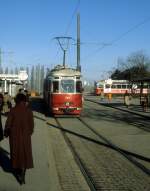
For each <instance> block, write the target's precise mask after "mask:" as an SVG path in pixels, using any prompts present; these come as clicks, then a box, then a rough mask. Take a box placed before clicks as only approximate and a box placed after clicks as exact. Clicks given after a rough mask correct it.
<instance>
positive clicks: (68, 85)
mask: <svg viewBox="0 0 150 191" xmlns="http://www.w3.org/2000/svg"><path fill="white" fill-rule="evenodd" d="M61 92H62V93H74V80H61Z"/></svg>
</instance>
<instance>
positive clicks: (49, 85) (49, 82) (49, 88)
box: [48, 81, 52, 92]
mask: <svg viewBox="0 0 150 191" xmlns="http://www.w3.org/2000/svg"><path fill="white" fill-rule="evenodd" d="M51 84H52V82H51V81H48V91H50V92H51Z"/></svg>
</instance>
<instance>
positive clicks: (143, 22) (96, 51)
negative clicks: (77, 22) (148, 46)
mask: <svg viewBox="0 0 150 191" xmlns="http://www.w3.org/2000/svg"><path fill="white" fill-rule="evenodd" d="M149 21H150V17H147V18H146V19H144V20H143V21H141V22H139V23H137V24H136V25H134V26H132V27H131V28H130V29H129V30H127V31H126V32H124V33H122V34H121V35H120V36H118V37H117V38H116V39H114V40H112V41H111V42H110V43H104V44H102V43H97V45H100V44H102V47H100V48H98V49H97V50H95V51H94V52H93V53H92V54H91V55H92V56H94V55H95V54H96V53H98V52H100V51H101V50H103V49H104V48H105V47H107V46H112V45H113V44H114V43H116V42H118V41H119V40H121V39H122V38H124V37H125V36H126V35H128V34H129V33H130V32H132V31H133V30H135V29H137V28H138V27H140V26H141V25H144V24H145V23H147V22H149ZM91 55H90V56H87V57H86V58H89V57H91ZM86 58H84V59H86Z"/></svg>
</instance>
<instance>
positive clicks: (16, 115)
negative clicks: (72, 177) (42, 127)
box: [4, 93, 34, 184]
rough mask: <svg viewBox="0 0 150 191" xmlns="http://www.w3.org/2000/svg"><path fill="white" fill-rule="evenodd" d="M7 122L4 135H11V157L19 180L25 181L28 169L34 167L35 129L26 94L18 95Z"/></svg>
mask: <svg viewBox="0 0 150 191" xmlns="http://www.w3.org/2000/svg"><path fill="white" fill-rule="evenodd" d="M15 101H16V106H15V107H14V108H12V109H11V111H10V113H9V114H8V118H7V120H6V124H5V130H4V136H6V137H8V136H9V144H10V158H11V163H12V168H13V169H14V170H15V173H16V176H17V178H18V180H19V182H20V183H21V184H22V183H25V171H26V169H29V168H33V158H32V145H31V135H32V133H33V130H34V120H33V113H32V111H31V109H30V108H29V107H26V96H25V95H24V94H21V93H19V94H18V95H17V96H16V99H15Z"/></svg>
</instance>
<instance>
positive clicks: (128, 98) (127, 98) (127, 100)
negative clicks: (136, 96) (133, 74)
mask: <svg viewBox="0 0 150 191" xmlns="http://www.w3.org/2000/svg"><path fill="white" fill-rule="evenodd" d="M124 104H125V105H126V107H127V108H128V107H129V106H130V104H131V96H130V95H129V93H128V91H127V90H126V92H125V94H124Z"/></svg>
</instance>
